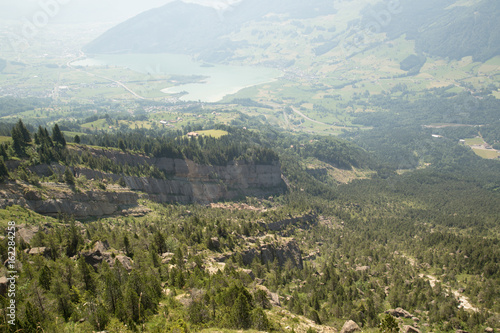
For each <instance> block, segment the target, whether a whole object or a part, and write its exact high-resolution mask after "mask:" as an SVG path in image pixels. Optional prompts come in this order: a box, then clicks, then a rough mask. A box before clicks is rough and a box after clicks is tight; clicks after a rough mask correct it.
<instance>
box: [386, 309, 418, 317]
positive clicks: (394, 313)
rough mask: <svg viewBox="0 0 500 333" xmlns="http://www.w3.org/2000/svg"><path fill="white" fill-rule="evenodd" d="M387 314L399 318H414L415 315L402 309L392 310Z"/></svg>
mask: <svg viewBox="0 0 500 333" xmlns="http://www.w3.org/2000/svg"><path fill="white" fill-rule="evenodd" d="M385 313H388V314H390V315H391V316H393V317H397V318H413V315H412V314H411V313H409V312H408V311H406V310H404V309H402V308H396V309H390V310H387V311H385Z"/></svg>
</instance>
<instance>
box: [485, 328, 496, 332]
mask: <svg viewBox="0 0 500 333" xmlns="http://www.w3.org/2000/svg"><path fill="white" fill-rule="evenodd" d="M484 331H485V332H486V333H493V332H495V330H494V329H493V328H491V327H486V328H485V329H484Z"/></svg>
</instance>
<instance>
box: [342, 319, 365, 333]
mask: <svg viewBox="0 0 500 333" xmlns="http://www.w3.org/2000/svg"><path fill="white" fill-rule="evenodd" d="M358 331H361V329H360V328H359V326H358V324H356V323H355V322H354V321H352V320H348V321H346V322H345V323H344V326H342V330H341V331H340V333H353V332H358Z"/></svg>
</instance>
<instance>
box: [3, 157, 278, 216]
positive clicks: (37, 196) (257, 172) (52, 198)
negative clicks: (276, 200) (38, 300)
mask: <svg viewBox="0 0 500 333" xmlns="http://www.w3.org/2000/svg"><path fill="white" fill-rule="evenodd" d="M86 150H87V152H88V153H90V154H92V155H95V156H104V157H106V158H109V159H110V160H112V161H113V162H114V163H116V164H122V165H129V166H139V165H145V164H146V165H150V166H155V167H156V168H158V169H159V170H161V171H164V172H165V173H166V174H167V175H169V176H168V179H157V178H150V177H137V176H129V175H119V174H109V173H105V172H102V171H97V170H91V169H88V168H74V169H72V171H73V173H74V174H75V176H76V177H81V176H85V177H86V178H87V179H89V180H91V179H94V180H99V179H108V180H110V181H113V182H116V181H118V180H119V179H120V178H123V180H124V182H125V184H126V189H120V190H116V189H112V188H111V189H110V188H108V190H107V191H101V190H94V191H74V190H71V189H69V188H68V186H66V185H65V184H60V183H47V184H42V185H47V186H48V187H49V188H50V190H49V193H48V195H47V194H44V195H42V194H41V193H39V192H37V191H36V190H33V189H26V188H23V186H21V185H19V184H15V183H12V182H11V183H4V184H1V185H0V208H5V207H7V206H12V205H19V206H23V207H27V208H30V209H32V210H34V211H35V212H37V213H40V214H46V215H57V214H59V213H64V214H67V215H73V216H75V217H87V216H105V215H112V214H115V213H117V212H121V211H122V210H126V209H129V208H131V207H135V206H137V201H138V199H139V196H140V193H138V192H142V193H143V194H145V197H146V198H148V199H151V200H153V201H156V202H160V203H182V204H187V203H193V202H197V203H203V204H207V203H210V202H214V201H218V200H232V199H236V198H238V197H245V196H267V195H272V194H276V193H281V192H283V191H284V190H285V189H286V186H285V184H284V182H283V180H282V179H281V168H280V164H279V162H274V163H272V164H269V165H258V164H254V163H248V162H245V161H234V162H230V163H228V164H227V165H224V166H211V165H199V164H197V163H194V162H193V161H191V160H182V159H173V158H151V157H148V156H143V155H132V154H127V153H123V152H118V151H112V150H106V149H102V150H100V149H90V148H89V149H86ZM78 152H79V153H83V150H80V151H78ZM13 167H14V166H13ZM30 170H31V172H34V173H36V174H38V175H39V176H50V175H52V174H54V173H55V174H60V175H62V174H63V173H64V170H65V167H63V166H61V165H59V164H52V165H47V164H44V165H37V166H34V167H31V168H30ZM49 185H50V186H49Z"/></svg>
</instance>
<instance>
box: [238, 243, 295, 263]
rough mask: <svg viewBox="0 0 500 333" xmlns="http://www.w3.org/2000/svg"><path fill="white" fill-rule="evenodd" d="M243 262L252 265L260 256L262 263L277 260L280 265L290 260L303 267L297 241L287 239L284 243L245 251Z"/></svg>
mask: <svg viewBox="0 0 500 333" xmlns="http://www.w3.org/2000/svg"><path fill="white" fill-rule="evenodd" d="M241 256H242V259H243V263H244V264H245V265H250V264H251V263H252V261H253V260H254V259H255V258H259V259H260V261H261V262H262V263H264V264H265V263H268V262H271V263H272V262H273V261H274V260H277V262H278V264H279V265H280V266H283V265H285V263H286V262H287V261H288V260H290V261H291V262H292V264H293V265H294V266H295V267H297V268H299V269H302V268H303V267H304V265H303V262H302V253H301V251H300V248H299V246H298V244H297V242H296V241H294V240H291V241H287V242H285V243H284V244H266V245H262V246H260V247H259V248H253V249H249V250H246V251H244V252H243V253H242V254H241Z"/></svg>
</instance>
